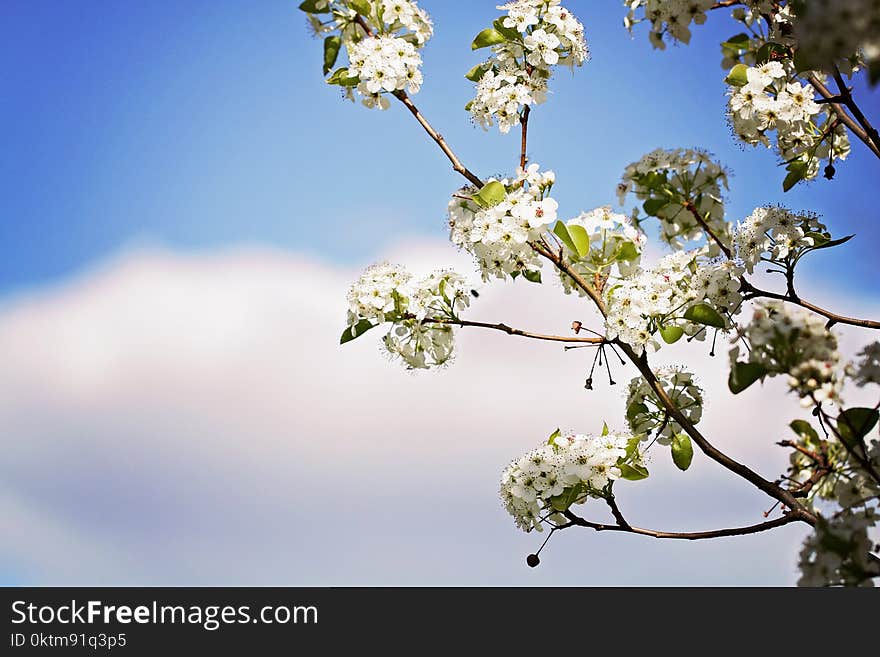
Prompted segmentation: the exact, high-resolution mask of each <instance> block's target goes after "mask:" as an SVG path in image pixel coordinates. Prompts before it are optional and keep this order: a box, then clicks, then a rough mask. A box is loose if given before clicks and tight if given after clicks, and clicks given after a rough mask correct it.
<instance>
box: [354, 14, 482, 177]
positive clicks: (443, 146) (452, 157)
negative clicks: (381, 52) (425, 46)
mask: <svg viewBox="0 0 880 657" xmlns="http://www.w3.org/2000/svg"><path fill="white" fill-rule="evenodd" d="M354 20H355V22H356V23H357V24H358V25H360V26H361V28H362V29H363V30H364V33H365V34H366V35H367V36H368V37H371V36H373V31H372V30H371V29H370V26H369V25H368V24H367V21H366V20H365V19H364V17H363V16H361V15H360V14H357V15H356V16H355V17H354ZM392 95H393V96H394V97H395V98H397V100H399V101H400V102H401V103H403V105H404V106H405V107H406V109H408V110H409V111H410V113H411V114H412V115H413V116H414V117H416V121H418V122H419V124H421V126H422V127H423V128H424V129H425V132H427V133H428V136H429V137H431V139H433V140H434V142H435V143H436V144H437V145H438V146H439V147H440V150H441V151H443V153H444V155H446V157H447V158H448V159H449V161H450V162H452V169H453V170H454V171H456V172H457V173H460V174H461V175H462V176H464V177H465V178H467V180H468V182H470V183H471V184H472V185H476V186H477V187H482V186H483V181H482V180H480V178H479V176H477V175H476V174H474V173H473V172H472V171H470V170H469V169H468V168H467V167H466V166H464V165H463V164H462V163H461V160H460V159H458V156H457V155H456V154H455V153H454V152H453V150H452V149H451V148H450V147H449V144H447V143H446V140H445V139H443V135H441V134H440V133H438V132H437V131H436V130H434V127H433V126H432V125H431V124H430V123H428V120H427V119H426V118H425V117H424V116H422V113H421V112H420V111H419V108H418V107H416V106H415V104H414V103H413V102H412V100H410V97H409V96H407V94H406V92H405V91H403V90H400V91H394V92H392Z"/></svg>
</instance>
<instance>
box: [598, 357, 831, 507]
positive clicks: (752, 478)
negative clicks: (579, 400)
mask: <svg viewBox="0 0 880 657" xmlns="http://www.w3.org/2000/svg"><path fill="white" fill-rule="evenodd" d="M615 343H616V344H617V345H618V346H619V347H620V348H621V350H622V351H623V352H624V353H625V354H626V355H627V356H628V357H629V359H630V360H631V361H632V362H633V363H634V364H635V366H636V367H637V368H638V370H639V372H641V374H642V376H643V377H644V379H645V381H647V382H648V385H649V386H651V389H652V390H653V391H654V393H655V394H656V395H657V398H658V399H659V400H660V403H661V404H663V407H664V408H665V409H666V411H667V412H668V413H669V415H670V417H672V419H673V420H675V421H676V422H677V423H678V424H679V425H680V426H681V428H682V429H684V431H685V432H686V433H687V434H688V436H690V437H691V439H692V440H693V441H694V442H695V443H696V444H697V447H699V448H700V451H702V452H703V454H705V455H706V456H708V457H709V458H710V459H712V460H713V461H715V462H716V463H718V464H720V465H722V466H723V467H725V468H727V469H728V470H730V471H731V472H733V473H735V474H737V475H739V476H740V477H742V478H743V479H745V480H746V481H748V482H749V483H751V484H753V485H754V486H755V487H756V488H758V489H759V490H762V491H764V492H765V493H767V495H769V496H770V497H772V498H773V499H776V500H779V501H780V502H781V503H782V504H784V505H786V506H787V507H789V508H790V509H792V510H793V512H794V511H797V512H798V513H800V514H801V515H802V519H804V520H805V521H806V522H810V523H811V524H812V523H813V522H815V517H814V516H813V515H812V514H810V513H809V512H808V511H806V510H805V509H804V508H803V507H802V506H801V505H800V503H799V502H798V501H797V499H796V498H795V497H794V496H793V495H792V494H791V493H789V492H788V491H787V490H785V489H784V488H782V487H780V486H778V485H776V484H775V483H773V482H772V481H769V480H767V479H764V477H762V476H761V475H759V474H758V473H757V472H755V471H754V470H752V469H751V468H749V467H748V466H746V465H743V464H742V463H740V462H739V461H735V460H734V459H732V458H730V457H729V456H727V454H725V453H724V452H722V451H721V450H719V449H718V448H716V447H715V446H714V445H712V444H711V443H710V442H709V441H708V440H706V437H705V436H703V434H702V433H700V431H699V430H698V429H697V428H696V427H695V426H694V425H693V423H692V422H691V421H690V420H689V419H688V418H687V417H685V416H684V414H683V413H682V412H681V410H680V409H679V408H678V406H676V405H675V402H674V401H672V399H671V398H670V397H669V395H668V394H667V393H666V390H665V389H664V388H663V386H662V385H661V384H660V382H659V381H658V380H657V377H656V376H655V375H654V372H653V371H652V370H651V366H650V365H649V364H648V358H647V356H646V355H645V354H644V353H642V355H638V354H636V352H635V351H634V350H633V348H632V347H630V346H629V345H628V344H626V343H624V342H620V341H619V340H615Z"/></svg>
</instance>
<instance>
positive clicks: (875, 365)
mask: <svg viewBox="0 0 880 657" xmlns="http://www.w3.org/2000/svg"><path fill="white" fill-rule="evenodd" d="M858 355H859V356H861V360H860V361H859V362H858V363H857V364H856V368H855V374H854V376H853V378H854V379H855V382H856V384H857V385H860V386H864V385H867V384H869V383H876V384H878V385H880V342H877V341H876V340H875V341H874V342H872V343H871V344H869V345H867V346H866V347H865V348H864V349H862V350H861V351H860V352H859V354H858Z"/></svg>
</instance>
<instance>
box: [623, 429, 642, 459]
mask: <svg viewBox="0 0 880 657" xmlns="http://www.w3.org/2000/svg"><path fill="white" fill-rule="evenodd" d="M641 442H642V434H639V435H638V436H633V437H632V438H630V439H629V440H627V441H626V456H625V457H623V460H622V461H621V463H626V462H627V461H629V460H630V459H632V457H633V456H635V455H636V454H637V453H638V451H639V444H640V443H641Z"/></svg>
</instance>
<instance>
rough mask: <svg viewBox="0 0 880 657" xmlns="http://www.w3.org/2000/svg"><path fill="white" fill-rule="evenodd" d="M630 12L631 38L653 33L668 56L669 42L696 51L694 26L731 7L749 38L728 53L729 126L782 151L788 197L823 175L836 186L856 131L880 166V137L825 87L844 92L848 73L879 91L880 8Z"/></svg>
mask: <svg viewBox="0 0 880 657" xmlns="http://www.w3.org/2000/svg"><path fill="white" fill-rule="evenodd" d="M624 5H625V7H626V8H627V14H626V17H625V18H624V24H625V25H626V26H627V28H628V29H630V30H631V31H632V29H633V27H634V26H635V25H636V24H638V23H641V22H646V23H650V26H651V27H650V30H649V32H648V35H649V38H650V41H651V43H652V44H653V45H654V47H655V48H660V49H663V48H665V47H666V41H672V42H676V43H688V42H689V41H690V36H691V31H690V26H691V25H692V24H702V23H704V22H706V17H707V12H709V11H710V10H715V9H720V8H723V7H727V6H732V10H731V17H732V18H733V19H734V21H735V22H737V23H739V24H740V26H741V27H740V29H741V30H742V31H740V32H738V33H736V34H734V35H732V36H731V37H729V38H728V39H727V40H726V41H724V42H722V43H721V53H722V62H721V64H722V66H723V67H724V68H725V69H726V70H728V71H729V73H728V75H727V77H726V78H725V81H726V82H727V83H728V85H729V91H728V95H729V100H728V117H729V121H730V125H731V127H732V130H733V133H734V135H735V136H736V137H737V139H739V140H741V141H742V142H743V143H746V144H749V145H752V146H756V145H759V144H761V145H764V146H766V147H767V148H772V149H774V150H775V152H776V153H777V155H778V157H779V160H780V163H781V165H783V166H785V168H786V172H787V173H786V175H785V180H784V182H783V188H784V189H785V190H786V191H787V190H789V189H791V187H793V186H794V185H796V184H797V183H799V182H800V181H802V180H811V179H814V178H816V177H817V176H818V175H819V173H820V172H824V174H825V176H826V177H827V178H833V176H834V173H835V167H834V163H835V162H837V161H841V160H844V159H846V157H847V155H848V154H849V150H850V143H849V137H848V134H849V132H850V131H853V130H855V133H856V134H857V136H858V137H859V138H860V139H861V140H862V141H864V142H865V143H866V144H867V145H868V147H869V148H871V149H872V150H873V151H874V153H875V154H876V155H877V156H878V157H880V135H878V133H877V132H876V130H873V128H872V127H871V126H870V124H869V123H868V122H867V121H866V120H864V117H861V116H860V115H859V113H858V112H855V111H854V107H853V103H852V102H851V100H852V99H851V96H849V91H848V90H847V89H845V88H843V87H840V89H839V92H840V93H839V94H838V95H837V96H835V95H834V94H833V93H832V92H830V91H829V90H828V89H827V87H826V86H825V82H826V81H827V76H829V75H833V76H835V80H836V82H837V83H838V86H840V85H841V84H844V83H843V78H842V77H841V73H842V74H843V75H849V76H852V75H855V74H856V73H858V72H859V71H860V70H863V69H865V70H867V72H868V75H869V79H870V80H871V82H872V83H876V82H877V80H880V36H878V35H880V2H877V1H876V0H809V1H804V0H744V1H743V2H714V1H713V0H624ZM817 92H818V93H820V94H821V96H822V98H817V97H816V94H817ZM834 101H837V102H838V103H840V102H842V103H843V105H845V108H844V107H842V106H841V105H840V104H835V102H834ZM848 112H852V114H853V116H852V117H850V116H849V114H848ZM823 162H824V163H825V166H824V168H823V166H822V163H823Z"/></svg>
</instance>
